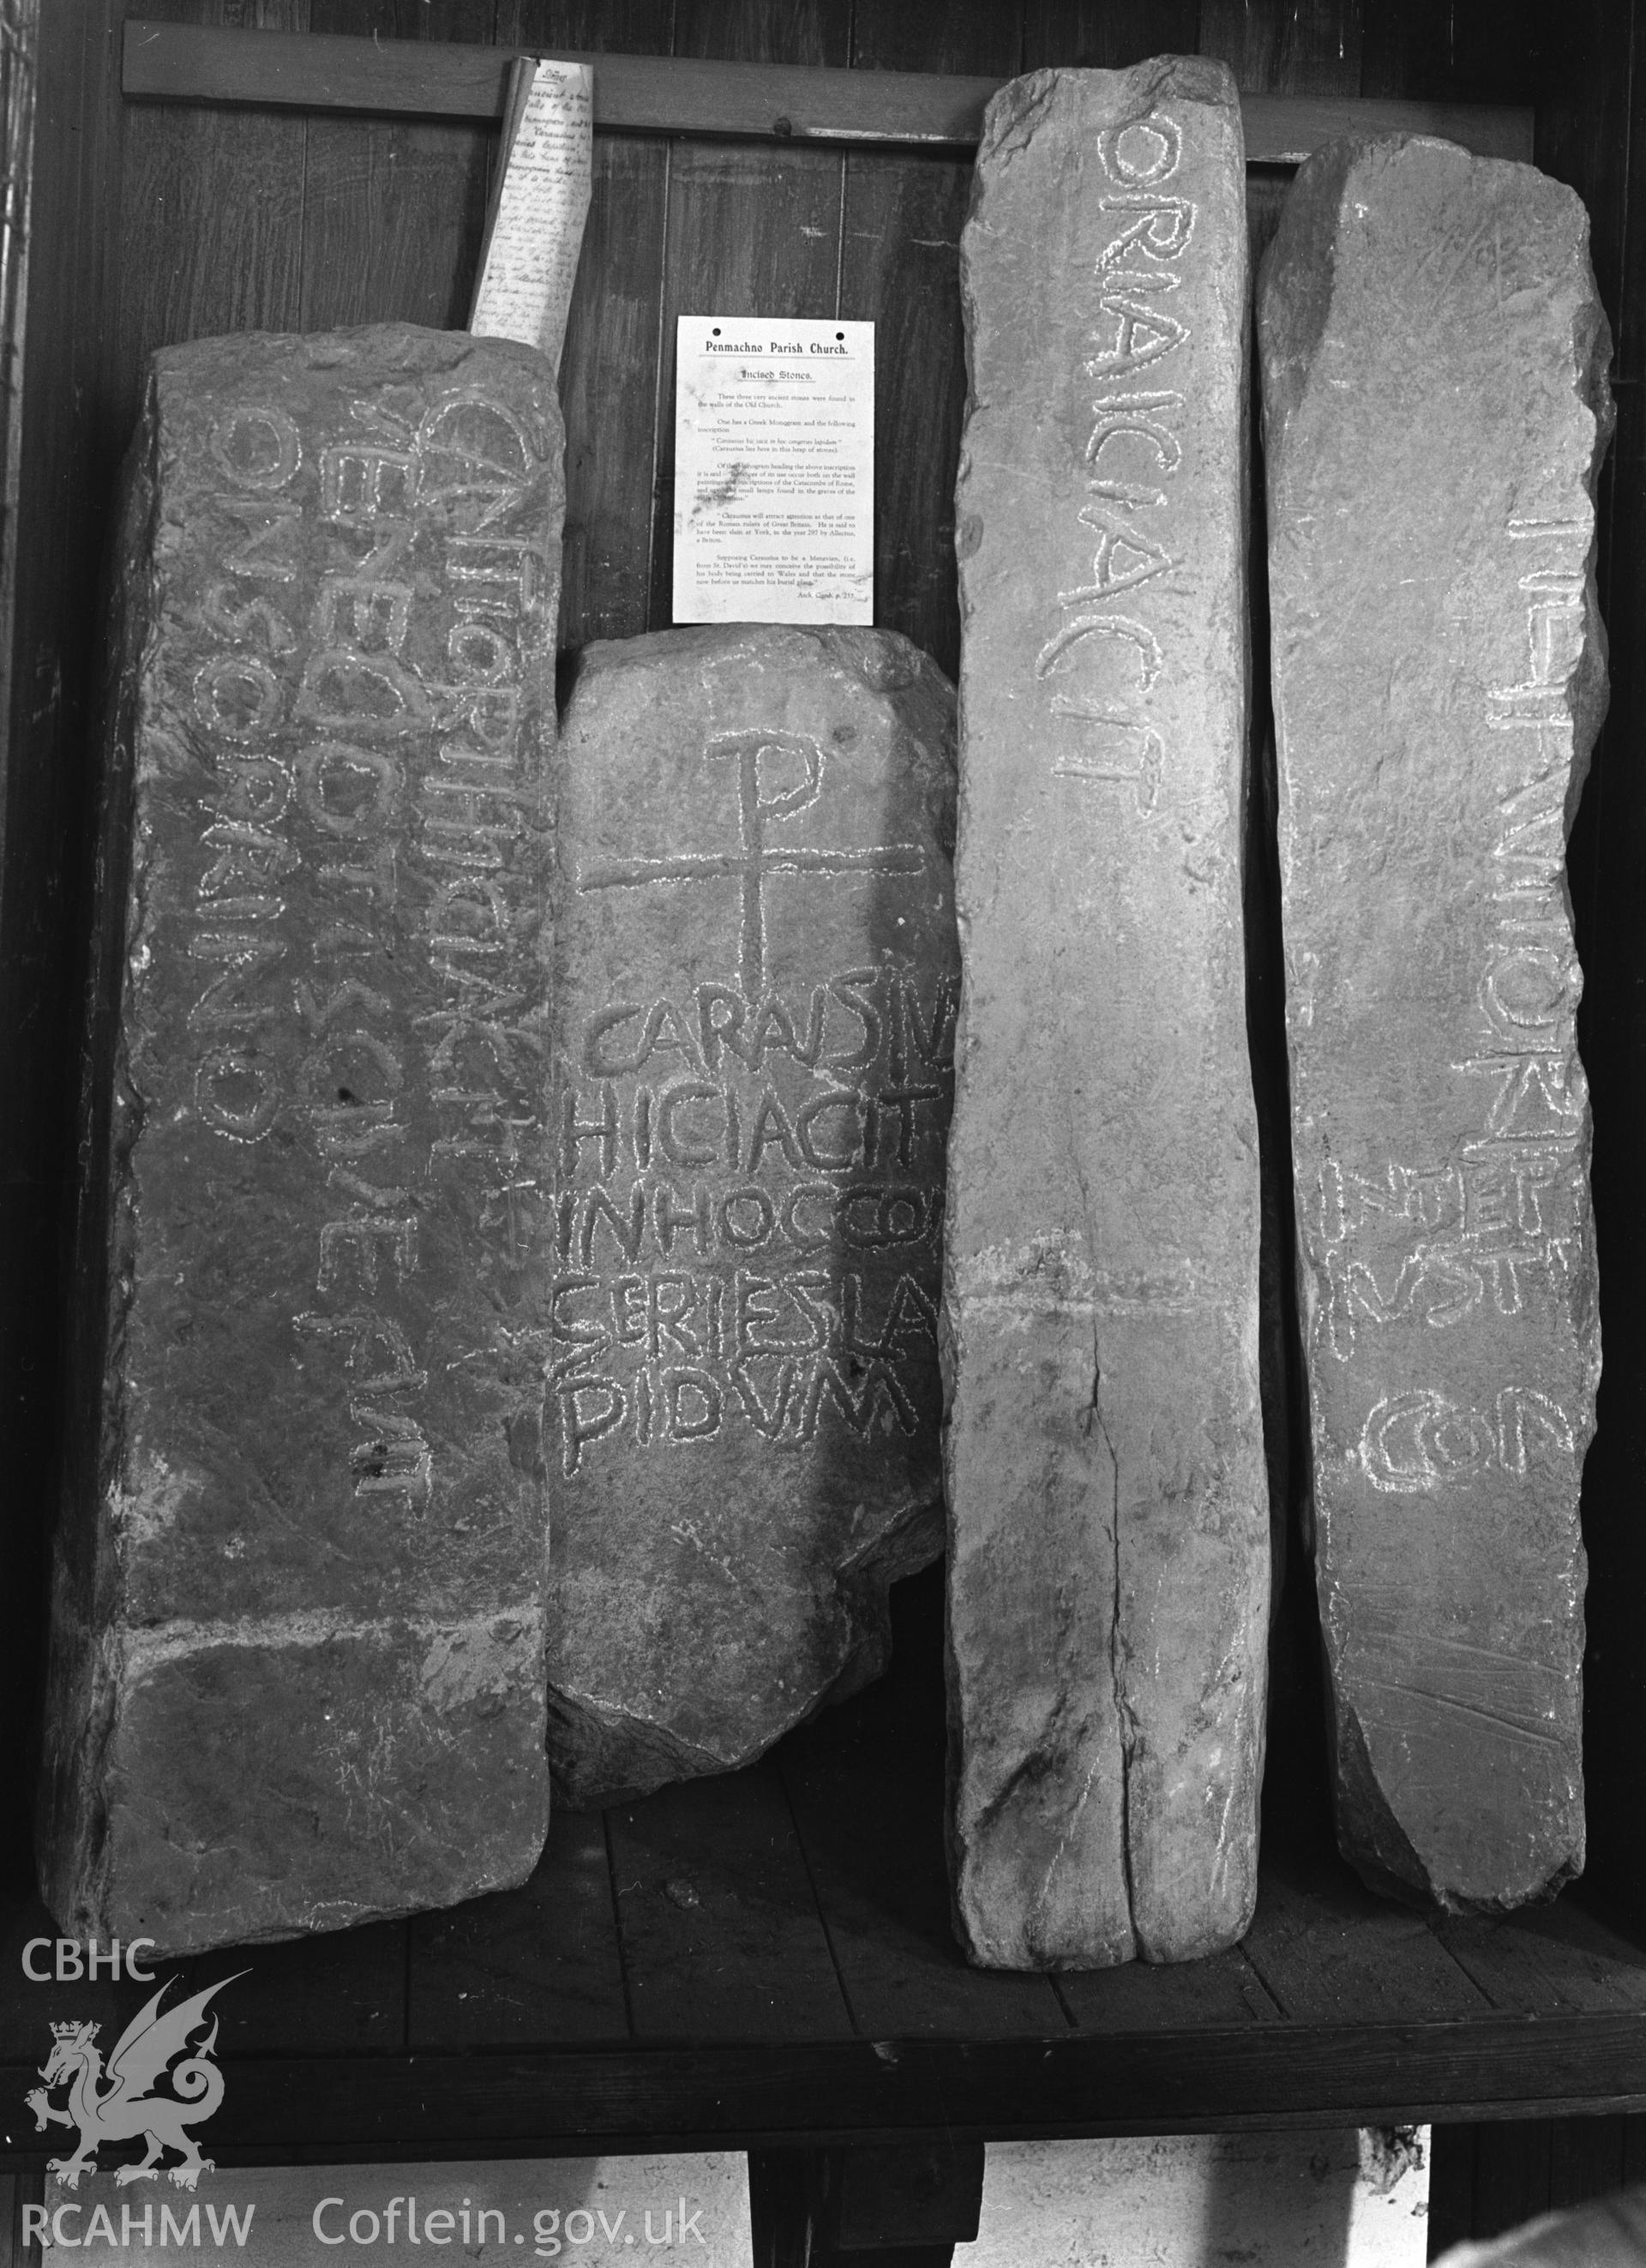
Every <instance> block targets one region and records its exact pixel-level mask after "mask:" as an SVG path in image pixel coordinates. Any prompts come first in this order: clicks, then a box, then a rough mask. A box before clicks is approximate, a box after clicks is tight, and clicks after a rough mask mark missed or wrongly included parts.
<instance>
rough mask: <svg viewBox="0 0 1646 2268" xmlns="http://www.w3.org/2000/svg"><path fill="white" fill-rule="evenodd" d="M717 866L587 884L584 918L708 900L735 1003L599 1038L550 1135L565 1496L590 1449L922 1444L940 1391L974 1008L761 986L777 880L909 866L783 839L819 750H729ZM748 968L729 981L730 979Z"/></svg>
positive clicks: (725, 983) (691, 995)
mask: <svg viewBox="0 0 1646 2268" xmlns="http://www.w3.org/2000/svg"><path fill="white" fill-rule="evenodd" d="M705 762H706V763H707V764H709V765H710V766H714V765H721V764H724V765H727V766H729V767H730V768H731V771H732V774H733V777H734V781H735V795H736V809H737V814H738V833H737V839H736V841H735V843H727V844H726V845H725V846H724V848H718V849H709V850H704V851H689V852H685V853H680V854H670V855H667V856H663V855H658V856H655V857H649V856H637V857H635V858H628V859H623V860H614V861H591V862H589V863H586V864H584V865H582V866H581V867H580V868H579V869H578V872H577V888H578V890H579V891H580V892H581V893H583V894H585V895H597V894H603V893H606V892H609V891H623V892H629V891H650V890H651V889H654V888H655V889H666V890H671V891H680V890H693V891H695V890H696V889H698V888H700V887H705V886H714V885H718V886H719V887H721V888H722V890H723V891H724V896H725V899H726V904H727V913H728V920H727V924H726V940H727V946H728V948H729V949H728V953H727V965H726V972H725V975H724V977H718V976H717V977H716V978H714V979H712V980H709V981H705V982H700V983H692V984H690V985H687V986H680V987H678V988H677V989H676V990H673V991H672V992H669V993H665V994H662V995H658V996H656V997H651V998H645V997H633V998H625V999H617V1000H613V1001H611V1002H609V1003H608V1004H607V1005H604V1006H602V1007H601V1008H599V1009H598V1010H596V1011H594V1012H592V1013H590V1014H588V1015H587V1016H585V1018H584V1020H583V1023H582V1026H581V1029H580V1031H579V1032H578V1034H577V1050H576V1057H575V1064H576V1070H575V1075H574V1076H568V1077H567V1078H566V1079H565V1080H564V1082H563V1084H562V1088H561V1091H560V1094H559V1097H558V1109H557V1118H556V1124H555V1138H556V1143H557V1153H558V1154H557V1168H558V1189H557V1197H556V1208H555V1237H556V1251H557V1258H558V1264H559V1272H558V1274H557V1276H556V1278H555V1292H554V1307H553V1319H552V1338H553V1349H554V1351H553V1356H552V1359H551V1363H550V1370H549V1377H550V1385H551V1388H552V1390H553V1393H554V1395H555V1404H556V1413H555V1414H556V1416H557V1419H558V1425H559V1438H560V1444H561V1447H560V1458H561V1465H562V1471H563V1472H564V1473H565V1474H566V1475H568V1476H569V1475H573V1474H576V1473H577V1472H579V1471H581V1470H584V1469H585V1468H586V1466H587V1463H588V1461H589V1460H590V1458H591V1457H592V1455H595V1454H598V1451H599V1445H600V1444H602V1443H609V1444H613V1445H616V1444H618V1443H620V1442H627V1443H629V1444H632V1445H634V1446H636V1447H642V1448H654V1447H688V1446H690V1445H692V1444H694V1443H701V1442H705V1441H710V1440H715V1439H716V1437H717V1436H718V1435H719V1434H720V1433H721V1432H722V1431H723V1429H724V1428H726V1427H728V1426H737V1425H742V1426H747V1427H749V1428H752V1429H753V1432H756V1433H758V1434H759V1435H761V1436H762V1437H763V1438H764V1439H765V1440H767V1441H768V1442H769V1443H771V1444H772V1445H773V1446H774V1447H786V1448H790V1449H795V1450H805V1449H807V1448H809V1447H812V1445H813V1444H814V1443H815V1442H816V1441H817V1440H818V1439H819V1429H820V1428H822V1427H824V1426H825V1425H830V1424H836V1425H841V1426H843V1427H844V1428H846V1429H847V1430H848V1432H851V1433H854V1434H856V1435H857V1436H859V1437H868V1436H870V1435H871V1434H873V1433H874V1432H877V1431H891V1432H896V1433H901V1434H903V1435H913V1434H914V1433H915V1432H917V1431H918V1430H919V1429H920V1425H921V1418H920V1414H919V1411H920V1406H921V1404H922V1403H925V1404H926V1406H928V1407H930V1403H931V1395H932V1389H933V1386H934V1383H935V1376H936V1356H937V1268H938V1257H937V1256H938V1239H939V1234H940V1230H941V1222H942V1204H943V1158H944V1137H945V1134H946V1130H947V1125H948V1118H949V1110H950V1103H951V1098H952V1084H953V1057H954V1020H955V1012H956V1008H957V1005H958V984H957V982H956V980H955V979H954V978H953V977H952V976H944V977H942V978H940V979H937V980H928V983H927V985H926V987H925V989H922V983H921V981H920V979H919V978H918V976H917V975H916V972H915V967H914V964H913V963H912V961H908V960H907V959H900V958H899V957H898V956H896V955H894V954H888V955H886V956H885V957H883V958H882V959H881V960H880V961H878V962H877V963H875V964H874V965H865V966H862V967H857V968H842V969H838V970H835V971H834V972H832V973H830V974H828V975H827V976H823V978H822V980H821V981H820V982H819V983H813V984H811V985H808V986H806V987H805V990H803V991H801V992H798V993H787V994H786V993H784V992H783V991H780V990H777V989H775V986H773V984H772V983H771V981H770V964H771V960H772V954H771V943H770V937H769V934H768V928H769V924H770V922H771V919H772V902H773V901H774V899H780V898H781V894H782V884H783V879H784V878H785V877H798V876H805V875H810V876H823V877H828V878H830V880H832V881H834V882H835V883H836V885H837V886H839V887H851V884H852V880H853V878H855V877H863V878H872V877H886V878H898V877H907V878H908V880H910V881H914V880H916V879H917V878H918V877H919V876H920V875H921V874H922V871H923V868H924V865H925V857H926V854H925V851H924V850H923V848H922V845H921V844H920V843H863V844H861V845H847V846H845V847H837V846H824V845H819V844H817V843H807V842H805V841H804V840H802V839H797V837H796V836H794V835H793V834H791V833H789V832H786V831H783V830H784V829H786V828H787V827H788V824H789V822H790V821H793V820H795V819H796V818H797V817H798V815H799V814H801V813H803V812H805V811H808V810H810V809H812V807H813V806H816V805H817V804H818V803H819V799H821V798H822V797H823V796H824V795H825V793H826V792H827V791H828V790H829V789H830V786H831V784H832V782H831V772H830V762H829V755H828V752H827V750H826V749H825V748H824V747H822V746H821V745H820V744H819V742H818V741H816V740H812V739H811V738H810V737H808V736H806V735H804V734H797V733H779V732H740V733H723V734H719V735H716V737H714V738H713V739H712V740H710V741H709V745H708V747H707V749H706V751H705ZM734 967H735V974H734V973H733V968H734Z"/></svg>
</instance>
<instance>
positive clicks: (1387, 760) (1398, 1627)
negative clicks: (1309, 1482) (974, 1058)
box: [1260, 140, 1610, 1906]
mask: <svg viewBox="0 0 1646 2268" xmlns="http://www.w3.org/2000/svg"><path fill="white" fill-rule="evenodd" d="M1322 263H1325V270H1324V273H1323V266H1322ZM1443 264H1444V273H1445V275H1446V276H1448V277H1449V278H1450V282H1449V283H1448V285H1447V288H1446V289H1445V291H1444V292H1443V291H1440V290H1439V289H1438V287H1437V284H1435V283H1434V281H1433V278H1434V276H1436V275H1437V273H1438V272H1440V270H1441V269H1442V266H1443ZM1327 276H1329V278H1330V280H1329V281H1327V280H1326V277H1327ZM1391 307H1393V308H1394V309H1395V311H1396V313H1397V315H1398V320H1391V318H1390V313H1389V311H1390V309H1391ZM1260 323H1261V338H1262V347H1263V357H1264V385H1265V415H1266V421H1267V426H1268V435H1269V474H1270V491H1271V511H1270V527H1271V541H1272V551H1273V558H1272V571H1271V582H1272V587H1273V594H1274V625H1275V671H1274V674H1275V708H1276V716H1277V723H1278V740H1279V755H1280V776H1281V796H1280V823H1281V833H1282V853H1283V855H1282V869H1283V872H1284V874H1285V878H1286V906H1285V919H1286V941H1287V953H1288V958H1289V964H1290V983H1289V988H1288V994H1289V998H1288V1005H1289V1014H1290V1041H1291V1051H1292V1064H1293V1081H1292V1095H1293V1113H1294V1147H1295V1154H1296V1160H1297V1188H1298V1225H1299V1233H1300V1244H1301V1248H1302V1259H1303V1265H1304V1286H1305V1293H1306V1298H1307V1305H1308V1310H1309V1317H1310V1329H1309V1344H1308V1359H1309V1364H1310V1371H1311V1403H1312V1416H1313V1422H1314V1450H1315V1472H1316V1495H1317V1505H1318V1513H1319V1543H1318V1556H1319V1578H1320V1590H1321V1598H1322V1606H1323V1623H1324V1625H1325V1634H1326V1658H1327V1664H1328V1669H1329V1671H1330V1675H1331V1686H1332V1705H1333V1712H1334V1756H1335V1761H1336V1771H1337V1802H1338V1813H1339V1831H1340V1836H1341V1839H1342V1840H1343V1843H1344V1845H1345V1847H1346V1848H1347V1849H1348V1851H1349V1852H1350V1854H1351V1855H1352V1856H1353V1857H1354V1858H1355V1859H1356V1863H1357V1864H1358V1865H1359V1866H1360V1867H1361V1868H1362V1870H1363V1872H1364V1873H1365V1874H1367V1875H1368V1877H1369V1879H1370V1880H1372V1881H1376V1882H1378V1883H1380V1884H1383V1885H1385V1886H1387V1885H1389V1884H1391V1883H1398V1884H1400V1885H1401V1886H1402V1887H1403V1888H1405V1889H1407V1890H1408V1891H1418V1892H1423V1893H1427V1894H1429V1895H1430V1896H1435V1897H1437V1898H1438V1899H1439V1900H1440V1901H1441V1902H1442V1903H1444V1904H1449V1905H1485V1906H1495V1905H1503V1904H1513V1903H1515V1902H1517V1900H1519V1899H1522V1898H1525V1897H1527V1896H1536V1895H1537V1894H1539V1892H1540V1891H1542V1890H1544V1889H1546V1888H1547V1886H1548V1885H1550V1884H1551V1883H1553V1882H1558V1881H1560V1880H1561V1879H1562V1878H1563V1877H1564V1875H1565V1874H1568V1873H1569V1872H1571V1871H1573V1870H1574V1869H1575V1867H1576V1866H1577V1865H1578V1864H1579V1863H1581V1856H1582V1848H1583V1820H1582V1806H1581V1778H1580V1764H1579V1705H1578V1670H1579V1664H1580V1662H1581V1658H1582V1646H1583V1635H1582V1614H1581V1601H1582V1579H1583V1558H1582V1547H1581V1543H1580V1540H1579V1534H1578V1527H1577V1483H1578V1476H1579V1473H1580V1469H1581V1463H1582V1457H1583V1452H1584V1447H1585V1446H1586V1443H1587V1440H1588V1437H1589V1434H1590V1432H1591V1428H1592V1423H1593V1395H1594V1388H1595V1381H1596V1377H1597V1374H1598V1352H1599V1350H1598V1332H1597V1328H1596V1322H1595V1283H1594V1259H1593V1239H1592V1229H1591V1213H1590V1203H1589V1193H1588V1185H1587V1172H1586V1168H1587V1162H1588V1102H1587V1090H1586V1086H1585V1083H1584V1073H1583V1069H1582V1065H1581V1064H1580V1063H1579V1062H1578V1060H1577V1054H1576V1005H1577V1000H1578V996H1579V992H1580V990H1581V984H1582V977H1581V972H1580V970H1579V968H1578V966H1577V961H1576V954H1575V952H1574V950H1573V945H1572V931H1571V917H1570V911H1569V901H1568V897H1567V891H1566V882H1565V875H1564V861H1565V846H1566V835H1567V830H1568V828H1569V825H1570V821H1571V816H1572V812H1573V809H1574V807H1575V804H1576V791H1577V788H1578V787H1579V786H1580V785H1581V783H1582V777H1583V773H1584V768H1585V766H1586V763H1587V760H1588V753H1589V748H1590V746H1591V742H1592V740H1593V737H1594V733H1595V732H1596V730H1597V729H1598V723H1599V718H1600V715H1601V712H1602V711H1603V709H1604V705H1605V685H1604V671H1603V667H1602V664H1601V659H1600V650H1599V644H1598V622H1597V619H1596V616H1595V612H1594V597H1593V588H1592V580H1591V560H1592V551H1593V539H1594V520H1593V510H1592V504H1591V488H1592V482H1593V477H1594V470H1595V466H1596V464H1597V462H1598V452H1599V449H1600V448H1601V447H1602V446H1604V441H1605V436H1606V429H1607V425H1608V423H1609V415H1610V413H1609V405H1608V402H1607V399H1606V387H1605V379H1604V370H1605V365H1606V351H1607V342H1606V326H1605V321H1604V318H1603V317H1602V316H1601V314H1600V312H1599V308H1598V302H1597V301H1596V299H1595V296H1594V285H1593V281H1592V277H1591V275H1590V272H1589V266H1588V260H1587V254H1586V248H1585V222H1584V216H1583V211H1582V208H1581V206H1580V205H1579V204H1578V203H1577V200H1576V198H1575V197H1574V196H1573V195H1571V194H1570V192H1569V191H1567V190H1564V189H1561V188H1557V187H1556V185H1555V184H1554V183H1553V182H1551V181H1548V180H1544V179H1543V178H1542V177H1541V176H1540V175H1539V174H1537V173H1534V172H1533V171H1532V168H1531V167H1529V166H1510V165H1504V164H1500V163H1491V162H1487V161H1482V160H1477V159H1473V158H1470V157H1469V156H1468V155H1467V154H1466V152H1465V151H1461V150H1457V149H1454V148H1452V147H1451V146H1450V145H1449V144H1444V143H1438V142H1432V141H1425V142H1411V143H1407V142H1402V141H1399V140H1392V141H1389V142H1385V143H1377V144H1365V145H1358V146H1356V147H1353V148H1349V149H1346V150H1342V151H1337V152H1335V153H1323V154H1322V156H1321V157H1320V158H1317V159H1315V160H1313V161H1312V163H1311V165H1310V166H1306V167H1305V168H1304V171H1303V173H1300V175H1299V177H1298V180H1297V184H1296V187H1295V188H1294V191H1293V193H1292V197H1291V201H1290V203H1289V206H1288V210H1287V214H1286V216H1285V217H1284V218H1283V220H1282V228H1281V232H1280V234H1279V236H1278V238H1277V239H1276V242H1275V247H1274V250H1273V253H1272V254H1271V256H1270V260H1269V261H1268V265H1267V266H1266V269H1265V273H1264V287H1263V292H1262V299H1261V313H1260ZM1369 560H1376V561H1379V562H1382V563H1384V565H1385V569H1386V571H1385V572H1384V573H1382V574H1380V575H1379V577H1378V587H1377V590H1376V592H1375V595H1374V594H1372V593H1370V592H1369V588H1368V580H1367V569H1366V563H1367V562H1368V561H1369Z"/></svg>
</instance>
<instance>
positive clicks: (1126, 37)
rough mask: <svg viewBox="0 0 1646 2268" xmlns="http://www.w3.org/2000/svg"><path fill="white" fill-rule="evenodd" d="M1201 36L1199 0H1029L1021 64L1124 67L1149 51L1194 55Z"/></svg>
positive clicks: (1142, 59)
mask: <svg viewBox="0 0 1646 2268" xmlns="http://www.w3.org/2000/svg"><path fill="white" fill-rule="evenodd" d="M1200 35H1201V0H1028V4H1027V6H1026V8H1025V11H1024V25H1023V64H1022V68H1023V69H1024V70H1025V71H1027V70H1046V69H1047V68H1048V67H1049V66H1050V65H1053V64H1058V63H1062V64H1072V65H1075V66H1077V67H1078V68H1080V69H1083V70H1091V69H1095V70H1125V68H1126V66H1127V65H1128V63H1143V62H1145V61H1146V60H1147V58H1148V57H1149V56H1150V55H1194V52H1195V51H1196V49H1197V48H1198V46H1199V44H1200Z"/></svg>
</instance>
